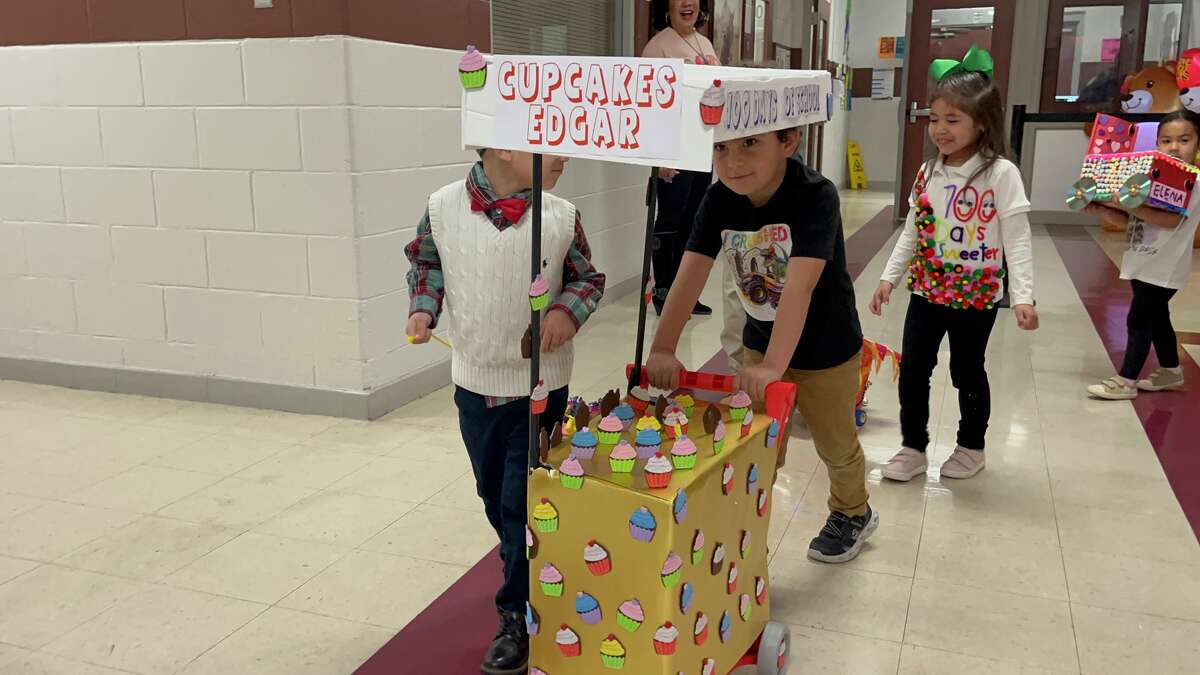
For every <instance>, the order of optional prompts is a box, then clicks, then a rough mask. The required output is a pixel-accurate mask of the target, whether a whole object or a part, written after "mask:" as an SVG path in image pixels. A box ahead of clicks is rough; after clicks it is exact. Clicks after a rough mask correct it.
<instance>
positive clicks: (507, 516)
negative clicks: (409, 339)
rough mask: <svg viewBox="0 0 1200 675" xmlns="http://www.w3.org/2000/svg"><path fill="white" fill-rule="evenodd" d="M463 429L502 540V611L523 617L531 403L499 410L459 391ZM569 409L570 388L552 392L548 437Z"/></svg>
mask: <svg viewBox="0 0 1200 675" xmlns="http://www.w3.org/2000/svg"><path fill="white" fill-rule="evenodd" d="M454 404H455V405H456V406H458V426H459V430H460V431H461V432H462V438H463V443H465V444H466V446H467V454H468V455H469V456H470V457H471V469H472V470H473V471H474V472H475V490H476V492H478V493H479V498H480V499H482V500H483V511H484V513H485V514H487V519H488V522H490V523H491V524H492V528H493V529H495V530H496V535H497V536H499V537H500V559H501V560H502V561H503V562H504V584H503V585H501V586H500V590H499V591H498V592H497V593H496V607H497V608H498V609H499V610H500V611H502V612H520V613H522V614H524V612H525V603H526V601H528V600H529V560H527V559H526V557H525V524H526V523H527V522H528V520H527V516H526V513H525V510H526V504H525V495H526V480H527V479H528V475H529V473H528V472H529V399H528V398H520V399H517V400H515V401H510V402H508V403H505V404H504V405H498V406H496V407H494V408H489V407H487V402H486V397H484V396H482V395H480V394H476V393H474V392H470V391H467V390H466V389H463V388H462V387H455V388H454ZM566 409H567V388H566V387H563V388H562V389H557V390H555V391H552V392H550V398H549V400H548V401H547V405H546V412H545V413H543V414H542V416H541V417H540V418H539V419H540V426H541V427H542V428H544V429H546V432H547V433H549V432H550V431H552V430H553V428H554V423H555V422H557V421H559V420H561V419H562V418H563V414H564V413H565V412H566Z"/></svg>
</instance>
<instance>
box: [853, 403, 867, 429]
mask: <svg viewBox="0 0 1200 675" xmlns="http://www.w3.org/2000/svg"><path fill="white" fill-rule="evenodd" d="M866 425H867V411H866V410H863V409H862V408H859V409H857V410H855V411H854V426H856V427H858V428H860V429H861V428H863V427H864V426H866Z"/></svg>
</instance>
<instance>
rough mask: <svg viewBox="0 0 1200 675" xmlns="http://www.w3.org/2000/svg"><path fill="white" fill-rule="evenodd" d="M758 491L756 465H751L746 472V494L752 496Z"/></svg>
mask: <svg viewBox="0 0 1200 675" xmlns="http://www.w3.org/2000/svg"><path fill="white" fill-rule="evenodd" d="M757 491H758V465H757V464H751V465H750V469H749V470H748V471H746V494H748V495H752V494H754V493H755V492H757Z"/></svg>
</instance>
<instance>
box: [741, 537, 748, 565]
mask: <svg viewBox="0 0 1200 675" xmlns="http://www.w3.org/2000/svg"><path fill="white" fill-rule="evenodd" d="M741 553H742V560H745V559H746V555H747V554H748V553H750V530H742V546H741Z"/></svg>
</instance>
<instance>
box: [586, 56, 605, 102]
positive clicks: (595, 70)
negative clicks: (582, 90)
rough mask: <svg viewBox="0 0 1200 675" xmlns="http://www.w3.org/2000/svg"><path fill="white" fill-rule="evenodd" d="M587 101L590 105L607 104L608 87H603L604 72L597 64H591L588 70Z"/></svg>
mask: <svg viewBox="0 0 1200 675" xmlns="http://www.w3.org/2000/svg"><path fill="white" fill-rule="evenodd" d="M587 100H588V103H591V104H592V105H604V104H606V103H608V87H606V86H604V72H603V71H602V70H600V65H599V64H595V63H593V64H592V67H591V68H590V69H589V70H588V81H587Z"/></svg>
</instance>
